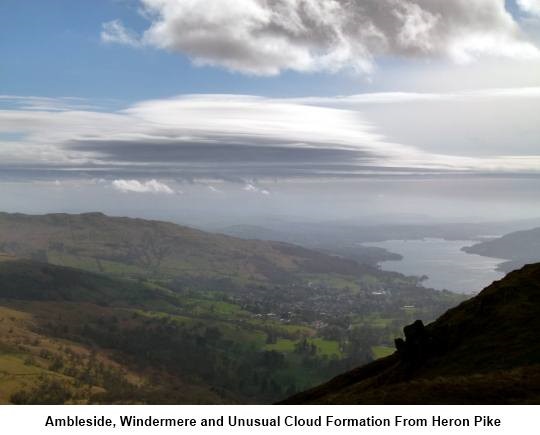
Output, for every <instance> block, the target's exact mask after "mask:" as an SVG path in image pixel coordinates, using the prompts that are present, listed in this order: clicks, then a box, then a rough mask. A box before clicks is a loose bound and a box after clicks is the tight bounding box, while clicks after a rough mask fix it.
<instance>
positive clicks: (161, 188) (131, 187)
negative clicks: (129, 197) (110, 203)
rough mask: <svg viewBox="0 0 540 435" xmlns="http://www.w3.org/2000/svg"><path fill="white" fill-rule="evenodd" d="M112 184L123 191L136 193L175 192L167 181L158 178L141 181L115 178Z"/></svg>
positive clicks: (170, 193)
mask: <svg viewBox="0 0 540 435" xmlns="http://www.w3.org/2000/svg"><path fill="white" fill-rule="evenodd" d="M112 186H113V187H114V188H115V189H116V190H119V191H120V192H122V193H128V192H135V193H162V194H167V195H172V194H174V190H172V189H171V188H170V187H169V186H167V185H166V184H165V183H161V182H159V181H157V180H149V181H145V182H140V181H138V180H114V181H113V182H112Z"/></svg>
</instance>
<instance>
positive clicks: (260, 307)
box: [0, 213, 464, 403]
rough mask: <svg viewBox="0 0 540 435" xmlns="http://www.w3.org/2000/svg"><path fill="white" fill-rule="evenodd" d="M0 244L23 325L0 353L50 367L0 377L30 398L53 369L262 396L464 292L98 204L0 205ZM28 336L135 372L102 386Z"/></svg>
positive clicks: (200, 394) (143, 391)
mask: <svg viewBox="0 0 540 435" xmlns="http://www.w3.org/2000/svg"><path fill="white" fill-rule="evenodd" d="M0 248H1V249H2V250H3V252H4V254H1V255H0V307H2V308H3V309H6V310H9V311H10V312H11V311H13V312H16V313H18V314H17V316H19V315H20V316H23V317H24V318H25V319H26V320H25V321H24V322H23V323H21V325H20V330H21V336H20V337H19V336H17V337H18V338H16V339H13V336H11V335H9V334H8V335H4V336H3V338H2V339H0V356H1V355H6V358H7V360H6V361H5V364H6V365H8V366H9V365H11V364H12V363H13V361H14V360H13V358H15V359H16V360H17V361H19V362H20V361H23V362H24V361H26V360H27V362H28V361H29V362H28V364H29V365H28V366H27V367H30V368H31V367H34V369H35V370H38V372H39V373H41V372H40V370H42V369H47V370H48V372H47V373H45V374H44V375H43V373H41V375H43V376H45V377H44V378H43V379H42V381H40V382H41V383H38V385H43V388H42V391H41V390H40V391H37V392H32V391H29V390H28V388H30V387H31V384H30V383H29V384H28V385H19V384H17V383H15V384H13V382H14V380H13V379H19V378H17V377H15V378H12V377H9V376H8V378H9V379H11V380H10V381H9V382H11V384H10V385H12V386H13V385H15V387H16V386H17V385H18V387H20V388H19V389H20V390H21V391H22V393H21V394H22V396H21V397H23V398H24V397H26V396H24V394H27V395H28V394H30V395H31V397H33V399H32V400H33V401H34V402H37V403H41V402H40V400H42V399H43V400H44V401H48V400H49V399H46V398H45V399H44V396H43V392H44V391H45V390H47V388H48V387H49V384H50V382H51V379H50V377H51V376H57V375H58V376H64V377H65V376H68V377H70V378H72V379H71V380H70V381H69V382H71V384H73V385H71V384H70V385H71V386H70V387H69V388H68V390H69V391H75V392H77V394H75V393H73V394H74V395H73V397H71V396H70V398H69V400H68V401H82V402H84V403H88V402H92V401H97V402H98V403H131V402H137V403H162V402H163V401H164V400H168V401H169V402H170V403H221V402H225V403H271V402H272V401H276V400H279V399H281V398H283V397H287V396H288V395H291V394H293V393H294V392H296V391H301V390H304V389H306V388H310V387H312V386H313V385H317V384H318V383H321V382H323V381H325V380H326V379H329V378H331V377H332V376H335V375H336V374H337V373H340V372H343V371H345V370H348V369H350V368H351V367H354V366H357V365H359V364H363V363H366V362H369V361H371V360H372V359H373V357H374V356H377V355H381V354H386V353H388V349H389V348H390V346H391V345H392V339H393V337H394V335H395V334H396V333H398V331H399V330H400V328H401V327H402V326H403V325H404V324H407V323H408V322H410V321H411V320H413V319H414V316H422V317H423V318H427V319H433V318H435V317H436V316H437V315H439V314H440V313H441V312H443V311H444V310H445V309H447V308H449V307H450V306H453V305H455V304H456V303H458V302H460V301H462V300H463V299H464V296H461V295H456V294H452V293H449V292H438V291H434V290H431V289H426V288H423V287H421V286H419V284H418V281H417V279H416V278H414V277H406V276H403V275H400V274H397V273H389V272H383V271H381V270H379V269H377V268H375V267H372V266H366V265H360V264H358V263H356V262H355V261H352V260H347V259H344V258H341V257H336V256H330V255H325V254H323V253H319V252H315V251H311V250H308V249H305V248H301V247H297V246H294V245H289V244H285V243H276V242H263V241H246V240H241V239H236V238H233V237H228V236H222V235H214V234H210V233H205V232H202V231H197V230H193V229H190V228H186V227H182V226H178V225H174V224H169V223H165V222H155V221H146V220H141V219H128V218H111V217H107V216H105V215H102V214H99V213H92V214H84V215H64V214H61V215H45V216H27V215H18V214H1V215H0ZM0 322H1V321H0ZM6 324H7V323H6ZM12 326H13V325H12ZM8 331H9V328H8ZM33 334H38V335H39V337H40V338H39V339H38V341H40V342H44V343H45V342H46V343H49V342H54V343H57V347H58V349H60V348H61V349H64V348H65V346H66V345H64V344H62V343H67V346H68V347H69V348H71V347H83V348H84V349H86V350H87V351H88V352H90V353H92V352H94V353H95V354H96V355H97V356H101V357H103V358H104V360H106V361H109V362H111V363H114V364H117V365H119V366H120V367H121V370H123V371H126V373H131V374H132V375H130V376H131V377H132V376H135V377H137V378H138V379H139V380H138V381H137V382H136V383H135V384H133V382H132V381H130V380H129V378H130V376H128V377H127V378H125V377H123V376H117V377H116V378H117V379H124V378H125V379H127V381H126V382H124V383H122V384H118V385H117V384H112V385H111V384H105V381H104V379H105V378H107V379H109V380H110V379H111V378H110V377H106V376H105V375H103V374H95V375H92V376H90V377H89V376H87V375H85V376H83V375H82V374H81V373H80V372H79V370H78V369H77V370H75V371H74V369H75V368H76V366H77V364H75V362H74V363H73V364H74V367H72V365H71V364H72V363H70V361H71V360H70V358H71V357H70V356H69V355H64V354H63V353H62V352H60V351H58V352H57V351H54V352H53V351H51V350H49V349H45V351H47V352H53V354H54V355H55V356H54V357H53V358H52V360H53V362H54V361H57V360H58V361H60V362H61V363H58V364H56V363H55V364H54V365H52V362H51V361H50V360H47V359H43V358H41V357H40V356H39V355H40V353H41V349H40V346H36V347H35V348H34V347H31V346H30V345H25V344H22V345H21V340H22V342H23V343H26V342H28V343H32V342H33V341H32V340H33V338H24V337H34V335H33ZM2 343H4V344H5V346H6V349H7V350H6V351H5V352H4V353H2V352H3V351H1V349H3V348H2V347H1V346H2ZM20 346H22V347H23V348H24V349H23V348H20ZM28 346H30V347H28ZM17 349H19V350H18V351H17ZM46 355H49V354H48V353H46ZM39 358H41V359H39ZM32 361H37V365H35V364H33V363H32ZM74 361H75V360H74ZM93 361H94V362H95V360H93ZM3 364H4V363H2V362H1V360H0V372H1V371H2V370H3ZM92 364H93V365H92V367H93V368H95V367H99V364H98V365H97V366H96V364H94V363H92ZM51 366H52V367H53V368H54V369H55V370H51V369H50V367H51ZM92 370H93V369H92ZM51 371H52V372H54V373H56V375H52V374H51V373H49V372H51ZM98 371H99V370H98ZM9 373H12V372H9ZM85 373H86V372H85ZM100 373H101V372H100ZM10 376H11V375H10ZM2 379H3V378H1V377H0V386H2ZM21 379H24V378H21ZM150 379H151V380H152V381H151V382H150ZM69 382H68V383H69ZM74 385H79V386H81V388H83V387H84V388H83V389H82V390H77V389H76V388H75V386H74ZM15 387H13V388H15ZM23 387H24V388H23ZM188 387H189V388H188ZM13 388H12V387H10V389H11V390H13ZM74 388H75V390H74ZM77 388H78V387H77ZM96 388H97V389H99V392H100V394H97V393H96V391H95V390H96ZM32 394H33V396H32ZM8 396H9V395H4V398H3V399H2V400H4V401H9V400H12V399H13V398H11V396H9V397H8ZM40 398H41V399H40ZM57 399H58V400H57V401H60V402H65V401H66V400H67V399H66V400H60V399H61V398H60V399H59V398H58V397H57ZM13 400H16V401H17V402H18V403H21V402H23V400H22V399H21V398H20V397H19V398H17V397H16V396H15V398H14V399H13ZM13 400H12V401H13ZM27 402H28V400H27Z"/></svg>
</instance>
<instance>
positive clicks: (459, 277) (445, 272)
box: [363, 239, 504, 294]
mask: <svg viewBox="0 0 540 435" xmlns="http://www.w3.org/2000/svg"><path fill="white" fill-rule="evenodd" d="M474 243H476V242H474V241H472V240H443V239H423V240H387V241H384V242H377V243H363V245H364V246H377V247H380V248H384V249H386V250H388V251H391V252H395V253H396V254H401V255H402V256H403V260H401V261H385V262H382V263H380V265H381V269H383V270H388V271H393V272H400V273H403V274H405V275H415V276H422V275H427V276H428V279H427V280H425V281H424V282H423V285H424V286H425V287H431V288H435V289H438V290H442V289H447V290H451V291H454V292H459V293H468V294H470V293H476V292H478V291H480V290H482V289H483V288H484V287H486V286H487V285H489V284H491V283H492V282H493V281H495V280H497V279H500V278H502V277H503V276H504V273H502V272H499V271H497V270H495V268H496V267H497V265H498V264H500V263H501V262H502V261H503V260H499V259H496V258H488V257H482V256H480V255H473V254H467V253H465V252H463V251H461V248H462V247H464V246H470V245H473V244H474Z"/></svg>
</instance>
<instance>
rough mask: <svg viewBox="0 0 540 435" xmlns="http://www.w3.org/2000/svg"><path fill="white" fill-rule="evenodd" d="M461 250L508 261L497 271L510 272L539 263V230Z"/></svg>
mask: <svg viewBox="0 0 540 435" xmlns="http://www.w3.org/2000/svg"><path fill="white" fill-rule="evenodd" d="M463 250H464V251H465V252H467V253H469V254H478V255H483V256H485V257H493V258H501V259H505V260H508V261H506V262H503V263H501V264H500V265H499V269H500V270H502V271H504V272H510V271H512V270H515V269H519V268H520V267H522V266H523V265H525V264H528V263H535V262H538V261H540V228H534V229H531V230H525V231H516V232H513V233H510V234H506V235H505V236H502V237H499V238H496V239H493V240H487V241H485V242H481V243H477V244H475V245H473V246H469V247H465V248H463Z"/></svg>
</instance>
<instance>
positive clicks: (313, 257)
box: [0, 213, 380, 287]
mask: <svg viewBox="0 0 540 435" xmlns="http://www.w3.org/2000/svg"><path fill="white" fill-rule="evenodd" d="M0 252H4V253H8V254H12V255H16V256H19V257H25V258H31V259H33V260H37V261H42V262H48V263H51V264H56V265H61V266H71V267H77V268H80V269H85V270H89V271H95V272H101V273H108V274H114V275H118V276H160V277H167V278H171V279H174V278H179V277H181V279H182V280H183V281H184V282H188V281H189V280H191V282H192V283H200V282H201V280H203V281H204V282H212V281H214V282H219V283H220V285H222V286H223V285H229V286H233V287H239V286H240V287H241V286H244V285H246V284H247V283H251V284H253V283H268V282H272V283H277V282H288V281H291V280H293V279H295V277H297V276H298V274H319V275H320V274H325V273H338V274H343V275H351V276H359V275H361V274H364V273H366V272H369V273H371V274H375V275H380V272H378V271H377V269H376V268H374V267H368V266H362V265H359V264H357V263H356V262H354V261H351V260H346V259H343V258H339V257H336V256H330V255H325V254H322V253H318V252H316V251H310V250H308V249H304V248H300V247H298V246H294V245H290V244H286V243H280V242H270V241H260V240H243V239H238V238H235V237H230V236H225V235H220V234H212V233H207V232H203V231H199V230H196V229H193V228H189V227H185V226H180V225H176V224H173V223H168V222H160V221H149V220H143V219H131V218H122V217H109V216H105V215H103V214H101V213H86V214H80V215H68V214H49V215H43V216H31V215H23V214H8V213H0Z"/></svg>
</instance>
